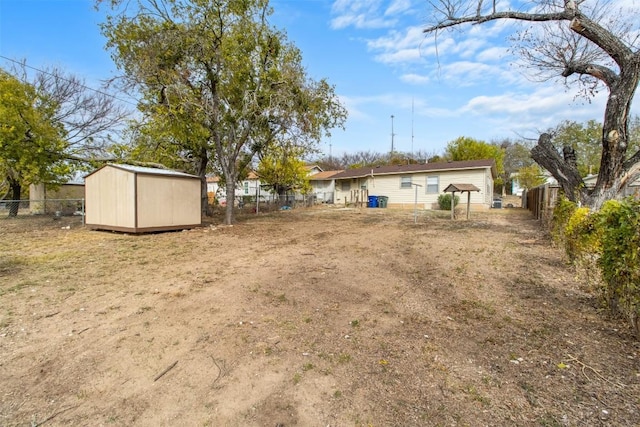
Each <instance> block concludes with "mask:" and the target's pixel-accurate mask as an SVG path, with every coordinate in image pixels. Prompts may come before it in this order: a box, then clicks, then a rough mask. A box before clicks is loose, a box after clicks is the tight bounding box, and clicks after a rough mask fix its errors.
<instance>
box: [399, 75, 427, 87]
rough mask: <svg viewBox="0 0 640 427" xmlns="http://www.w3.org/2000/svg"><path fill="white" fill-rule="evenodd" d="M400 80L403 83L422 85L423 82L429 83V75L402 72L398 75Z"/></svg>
mask: <svg viewBox="0 0 640 427" xmlns="http://www.w3.org/2000/svg"><path fill="white" fill-rule="evenodd" d="M400 80H402V81H403V82H405V83H409V84H412V85H424V84H427V83H429V82H430V81H431V79H430V78H429V76H425V75H421V74H414V73H409V74H403V75H402V76H401V77H400Z"/></svg>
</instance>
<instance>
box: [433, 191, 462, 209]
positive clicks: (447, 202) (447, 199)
mask: <svg viewBox="0 0 640 427" xmlns="http://www.w3.org/2000/svg"><path fill="white" fill-rule="evenodd" d="M453 203H454V204H453V206H454V207H456V206H458V203H460V197H458V196H456V197H455V199H454V200H453ZM438 206H439V207H440V209H442V210H443V211H450V210H451V194H449V193H446V194H441V195H439V196H438Z"/></svg>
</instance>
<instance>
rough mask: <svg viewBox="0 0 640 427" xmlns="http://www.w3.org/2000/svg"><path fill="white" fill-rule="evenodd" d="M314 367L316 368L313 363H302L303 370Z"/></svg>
mask: <svg viewBox="0 0 640 427" xmlns="http://www.w3.org/2000/svg"><path fill="white" fill-rule="evenodd" d="M313 368H314V366H313V363H305V364H304V365H302V371H303V372H307V371H310V370H312V369H313Z"/></svg>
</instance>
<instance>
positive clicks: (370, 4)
mask: <svg viewBox="0 0 640 427" xmlns="http://www.w3.org/2000/svg"><path fill="white" fill-rule="evenodd" d="M380 7H381V1H380V0H336V1H335V2H334V3H333V5H332V6H331V12H332V14H333V15H334V18H333V19H332V20H331V28H333V29H342V28H347V27H350V26H353V27H354V28H358V29H376V28H391V27H393V26H394V25H395V24H396V23H397V21H396V20H395V19H385V18H384V15H383V13H382V12H381V11H380Z"/></svg>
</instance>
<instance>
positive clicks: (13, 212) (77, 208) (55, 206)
mask: <svg viewBox="0 0 640 427" xmlns="http://www.w3.org/2000/svg"><path fill="white" fill-rule="evenodd" d="M84 208H85V205H84V199H41V200H40V199H34V200H0V216H2V217H27V216H51V217H53V218H54V219H55V218H62V217H77V218H78V220H79V221H81V222H82V223H83V224H84V214H85V209H84Z"/></svg>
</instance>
